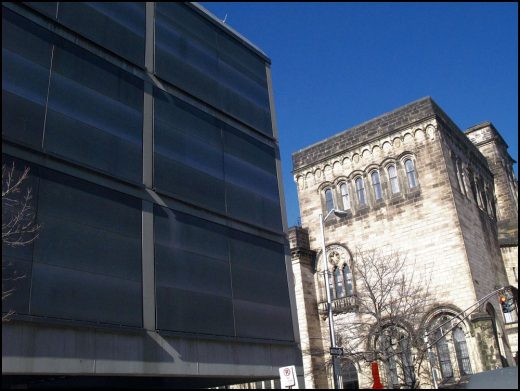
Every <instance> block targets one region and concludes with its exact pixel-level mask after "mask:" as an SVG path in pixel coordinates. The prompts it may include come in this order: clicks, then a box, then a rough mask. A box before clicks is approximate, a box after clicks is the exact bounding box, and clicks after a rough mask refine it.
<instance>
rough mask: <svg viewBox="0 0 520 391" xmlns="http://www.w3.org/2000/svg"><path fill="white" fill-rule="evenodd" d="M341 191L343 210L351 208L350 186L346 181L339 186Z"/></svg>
mask: <svg viewBox="0 0 520 391" xmlns="http://www.w3.org/2000/svg"><path fill="white" fill-rule="evenodd" d="M339 190H340V192H341V200H342V201H343V210H348V209H350V195H349V193H348V187H347V184H346V183H342V184H341V185H340V187H339Z"/></svg>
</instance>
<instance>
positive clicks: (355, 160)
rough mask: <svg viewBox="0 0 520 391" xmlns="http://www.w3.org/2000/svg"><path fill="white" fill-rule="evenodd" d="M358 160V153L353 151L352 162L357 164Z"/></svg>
mask: <svg viewBox="0 0 520 391" xmlns="http://www.w3.org/2000/svg"><path fill="white" fill-rule="evenodd" d="M359 160H360V158H359V154H357V153H355V154H354V155H352V161H353V162H354V164H358V163H359Z"/></svg>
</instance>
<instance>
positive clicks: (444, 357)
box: [435, 330, 453, 379]
mask: <svg viewBox="0 0 520 391" xmlns="http://www.w3.org/2000/svg"><path fill="white" fill-rule="evenodd" d="M439 338H440V339H439ZM435 340H438V342H437V356H438V358H439V364H440V367H441V375H442V378H443V379H450V378H452V377H453V368H452V366H451V360H450V350H449V348H448V342H447V341H446V337H445V336H444V332H443V330H437V332H436V333H435Z"/></svg>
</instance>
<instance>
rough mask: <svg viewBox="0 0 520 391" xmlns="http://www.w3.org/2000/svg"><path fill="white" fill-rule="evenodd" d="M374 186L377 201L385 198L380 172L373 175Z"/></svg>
mask: <svg viewBox="0 0 520 391" xmlns="http://www.w3.org/2000/svg"><path fill="white" fill-rule="evenodd" d="M372 186H373V187H374V196H375V197H376V201H379V200H381V199H382V198H383V190H382V189H381V180H380V179H379V171H374V172H373V173H372Z"/></svg>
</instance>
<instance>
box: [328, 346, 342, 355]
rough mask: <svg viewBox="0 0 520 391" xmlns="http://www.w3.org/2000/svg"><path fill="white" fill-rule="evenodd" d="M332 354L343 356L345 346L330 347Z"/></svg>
mask: <svg viewBox="0 0 520 391" xmlns="http://www.w3.org/2000/svg"><path fill="white" fill-rule="evenodd" d="M330 354H331V355H332V356H343V348H330Z"/></svg>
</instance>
